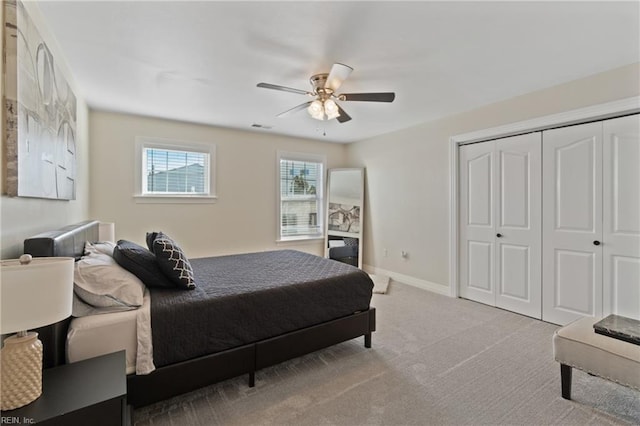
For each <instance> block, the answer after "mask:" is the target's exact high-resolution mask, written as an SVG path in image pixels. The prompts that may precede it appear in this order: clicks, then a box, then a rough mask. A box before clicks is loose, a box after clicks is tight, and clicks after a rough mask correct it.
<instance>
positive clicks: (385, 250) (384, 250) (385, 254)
mask: <svg viewBox="0 0 640 426" xmlns="http://www.w3.org/2000/svg"><path fill="white" fill-rule="evenodd" d="M382 255H383V256H384V257H387V256H389V252H388V251H387V249H383V250H382Z"/></svg>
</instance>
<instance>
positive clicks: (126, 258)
mask: <svg viewBox="0 0 640 426" xmlns="http://www.w3.org/2000/svg"><path fill="white" fill-rule="evenodd" d="M113 258H114V260H115V261H116V262H118V265H120V266H122V267H123V268H124V269H126V270H127V271H129V272H131V273H132V274H134V275H135V276H136V277H138V278H140V279H141V280H142V282H143V283H144V284H145V285H146V286H147V287H149V288H152V287H160V288H176V286H175V284H173V282H171V280H169V278H167V277H166V276H165V275H164V273H163V272H162V270H161V269H160V265H159V264H158V261H157V260H156V255H155V254H153V253H151V252H150V251H149V250H147V249H146V248H144V247H142V246H141V245H138V244H136V243H133V242H131V241H127V240H120V241H118V244H116V248H115V249H114V250H113Z"/></svg>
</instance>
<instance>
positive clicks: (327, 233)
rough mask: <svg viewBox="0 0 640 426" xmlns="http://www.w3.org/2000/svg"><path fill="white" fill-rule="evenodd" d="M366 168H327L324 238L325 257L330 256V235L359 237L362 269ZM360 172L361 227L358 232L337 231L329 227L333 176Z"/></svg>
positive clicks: (359, 266) (359, 262)
mask: <svg viewBox="0 0 640 426" xmlns="http://www.w3.org/2000/svg"><path fill="white" fill-rule="evenodd" d="M364 170H365V169H364V168H363V167H348V168H336V169H329V170H327V190H326V193H325V194H326V203H325V218H324V219H325V221H324V222H325V225H324V227H325V232H324V235H325V239H324V255H325V257H327V258H328V257H329V236H339V237H352V238H357V239H358V268H360V269H362V252H363V248H364V244H363V242H362V231H363V229H364V227H363V218H364V179H365V171H364ZM346 171H349V172H354V171H358V172H360V182H361V185H360V188H359V194H360V197H359V200H358V201H359V204H358V205H359V206H360V218H359V219H360V227H359V230H358V232H344V231H335V230H330V229H329V213H330V211H329V205H330V204H331V176H332V174H334V173H336V172H346Z"/></svg>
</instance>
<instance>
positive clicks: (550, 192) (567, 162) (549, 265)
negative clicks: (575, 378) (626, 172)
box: [542, 123, 602, 324]
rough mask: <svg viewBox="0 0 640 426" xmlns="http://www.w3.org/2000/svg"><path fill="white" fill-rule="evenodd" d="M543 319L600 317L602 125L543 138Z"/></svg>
mask: <svg viewBox="0 0 640 426" xmlns="http://www.w3.org/2000/svg"><path fill="white" fill-rule="evenodd" d="M543 139H544V143H543V171H544V173H543V236H542V237H543V270H542V274H543V276H542V278H543V290H542V293H543V313H542V318H543V319H544V320H545V321H549V322H553V323H556V324H567V323H569V322H571V321H573V320H575V319H578V318H580V317H583V316H600V315H601V314H602V302H601V300H602V244H601V242H602V123H590V124H584V125H579V126H571V127H565V128H561V129H554V130H549V131H545V132H543Z"/></svg>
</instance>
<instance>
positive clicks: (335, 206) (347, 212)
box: [328, 203, 360, 233]
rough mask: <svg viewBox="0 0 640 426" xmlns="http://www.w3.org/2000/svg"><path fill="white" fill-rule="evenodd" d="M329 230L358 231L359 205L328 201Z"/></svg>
mask: <svg viewBox="0 0 640 426" xmlns="http://www.w3.org/2000/svg"><path fill="white" fill-rule="evenodd" d="M328 228H329V231H341V232H351V233H358V232H360V206H354V205H351V204H339V203H329V223H328Z"/></svg>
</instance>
